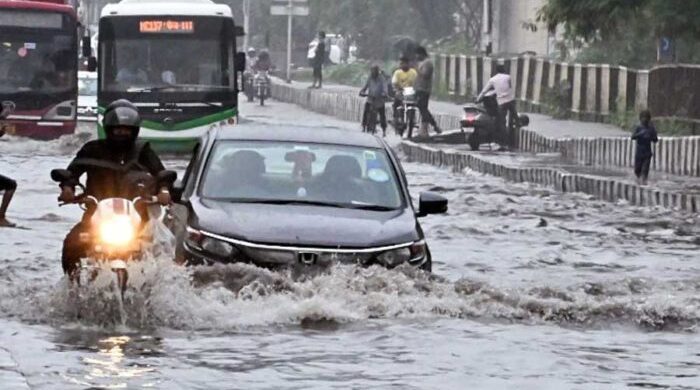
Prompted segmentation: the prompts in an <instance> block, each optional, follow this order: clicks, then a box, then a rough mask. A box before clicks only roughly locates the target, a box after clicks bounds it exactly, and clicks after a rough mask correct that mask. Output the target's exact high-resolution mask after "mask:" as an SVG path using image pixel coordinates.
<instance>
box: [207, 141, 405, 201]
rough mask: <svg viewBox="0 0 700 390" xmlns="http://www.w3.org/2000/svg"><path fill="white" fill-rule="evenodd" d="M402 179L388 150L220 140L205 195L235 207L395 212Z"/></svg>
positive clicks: (214, 150)
mask: <svg viewBox="0 0 700 390" xmlns="http://www.w3.org/2000/svg"><path fill="white" fill-rule="evenodd" d="M399 188H400V186H399V184H398V180H397V176H396V174H395V171H394V168H393V165H392V163H391V160H390V159H389V157H388V155H387V153H386V152H385V151H384V150H382V149H375V148H362V147H354V146H342V145H327V144H311V143H296V142H272V141H255V142H252V141H250V142H249V141H219V142H218V143H217V144H216V145H215V146H214V149H213V151H212V154H211V157H210V159H209V163H208V166H207V169H206V174H205V176H204V181H203V186H202V190H201V196H203V197H205V198H212V199H218V200H228V201H232V202H260V203H279V204H285V203H298V204H315V205H328V206H334V207H347V208H367V209H374V210H393V209H397V208H399V207H401V206H402V204H403V202H402V196H401V192H400V190H399Z"/></svg>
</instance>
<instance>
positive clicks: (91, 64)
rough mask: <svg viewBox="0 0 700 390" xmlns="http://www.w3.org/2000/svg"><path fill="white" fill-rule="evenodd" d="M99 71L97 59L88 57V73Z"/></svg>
mask: <svg viewBox="0 0 700 390" xmlns="http://www.w3.org/2000/svg"><path fill="white" fill-rule="evenodd" d="M96 70H97V58H95V57H88V60H87V71H88V72H94V71H96Z"/></svg>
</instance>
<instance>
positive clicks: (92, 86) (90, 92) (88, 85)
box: [78, 77, 97, 96]
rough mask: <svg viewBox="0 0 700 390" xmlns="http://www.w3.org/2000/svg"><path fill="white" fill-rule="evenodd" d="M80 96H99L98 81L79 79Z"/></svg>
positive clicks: (85, 78) (92, 78)
mask: <svg viewBox="0 0 700 390" xmlns="http://www.w3.org/2000/svg"><path fill="white" fill-rule="evenodd" d="M78 95H80V96H97V79H96V78H94V77H79V78H78Z"/></svg>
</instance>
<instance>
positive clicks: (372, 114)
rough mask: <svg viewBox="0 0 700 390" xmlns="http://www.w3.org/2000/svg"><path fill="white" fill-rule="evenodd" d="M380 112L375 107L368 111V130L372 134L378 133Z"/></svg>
mask: <svg viewBox="0 0 700 390" xmlns="http://www.w3.org/2000/svg"><path fill="white" fill-rule="evenodd" d="M378 114H379V113H378V112H377V110H376V109H375V108H374V107H371V106H370V108H369V112H368V113H367V132H368V133H370V134H376V133H377V115H378Z"/></svg>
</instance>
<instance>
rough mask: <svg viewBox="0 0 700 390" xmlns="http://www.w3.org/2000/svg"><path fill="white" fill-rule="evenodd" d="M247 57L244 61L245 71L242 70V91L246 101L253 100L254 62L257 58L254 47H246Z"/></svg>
mask: <svg viewBox="0 0 700 390" xmlns="http://www.w3.org/2000/svg"><path fill="white" fill-rule="evenodd" d="M247 54H248V58H246V62H245V71H244V72H243V91H244V92H245V93H246V95H247V96H248V101H249V102H250V101H253V95H252V91H253V75H254V74H255V64H256V63H257V60H258V54H257V52H256V50H255V48H254V47H250V48H248V52H247Z"/></svg>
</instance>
